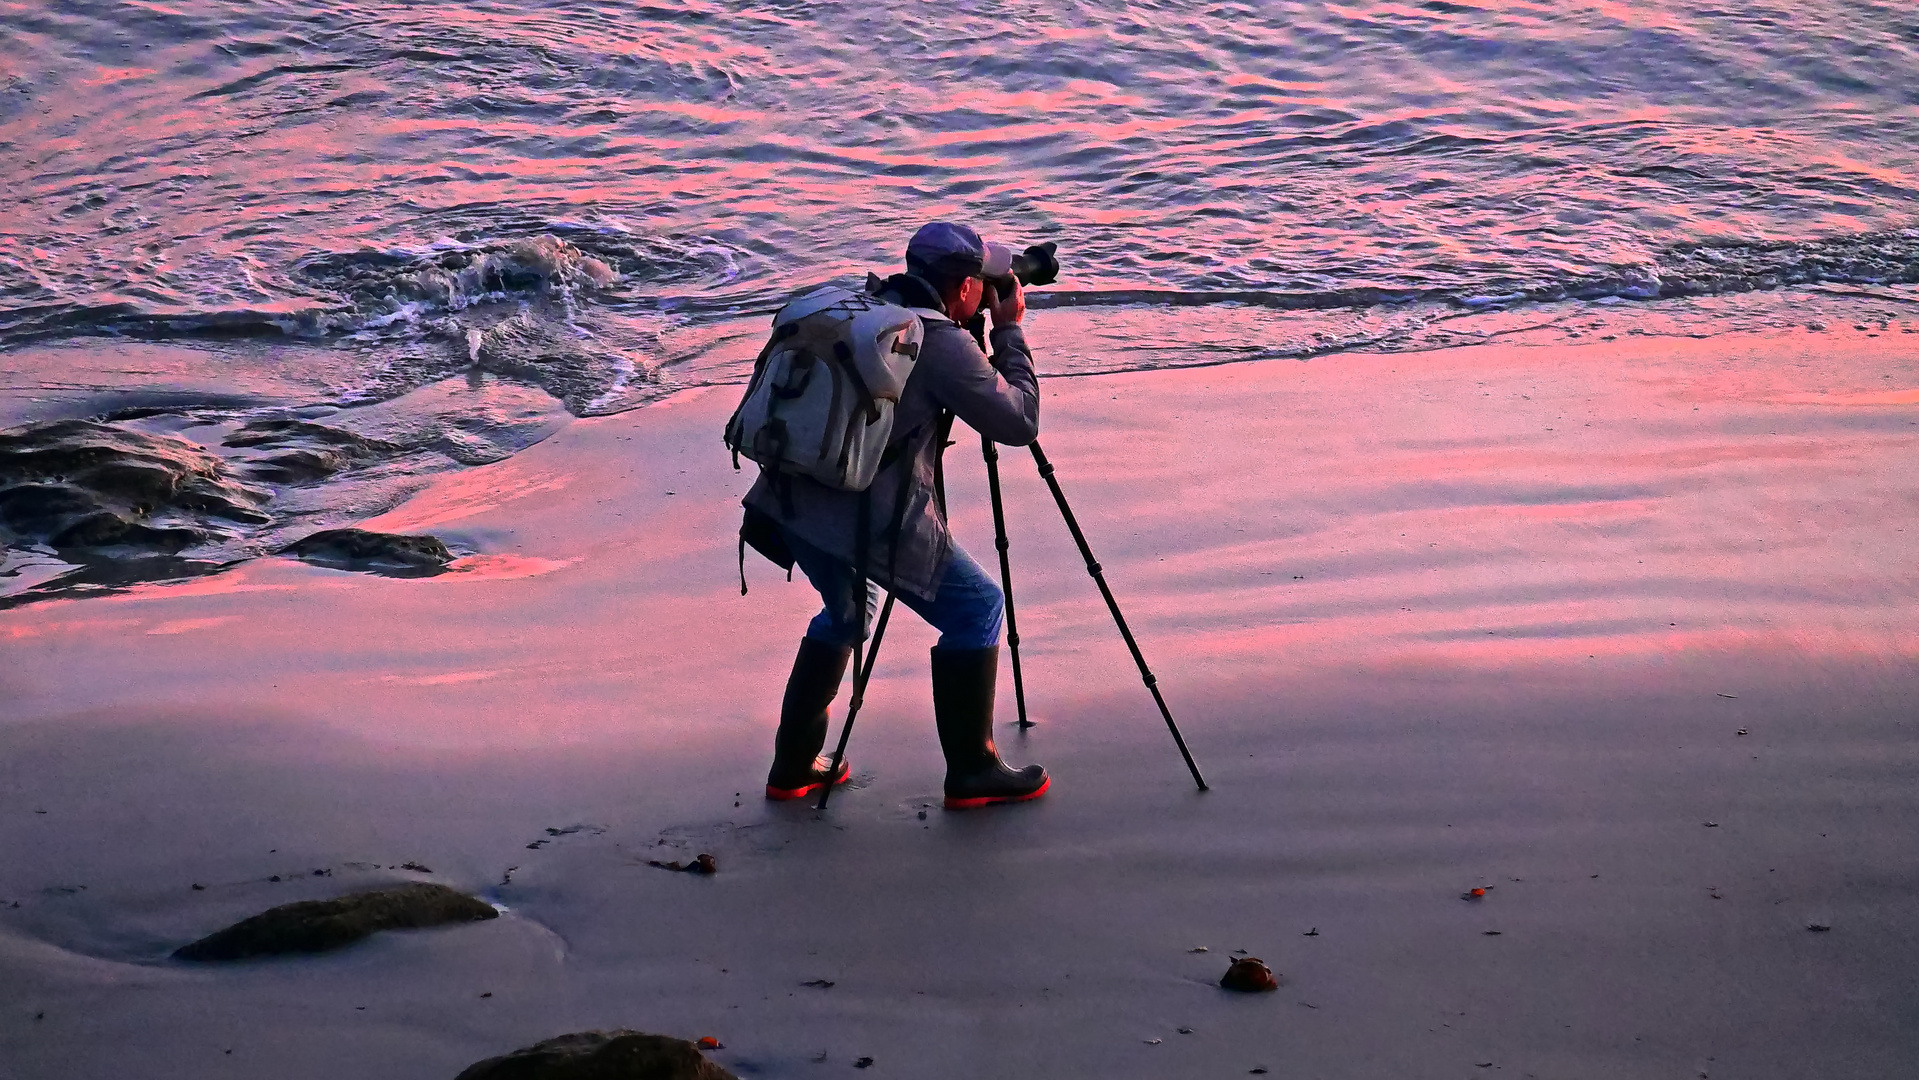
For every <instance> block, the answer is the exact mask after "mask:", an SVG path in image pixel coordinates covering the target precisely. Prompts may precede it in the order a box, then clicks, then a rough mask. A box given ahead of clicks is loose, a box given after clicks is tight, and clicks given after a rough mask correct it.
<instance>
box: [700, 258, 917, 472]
mask: <svg viewBox="0 0 1919 1080" xmlns="http://www.w3.org/2000/svg"><path fill="white" fill-rule="evenodd" d="M945 317H946V316H945V315H943V314H941V313H940V312H937V311H932V310H930V309H925V308H907V307H902V306H900V305H898V304H892V303H888V302H887V301H885V300H881V299H880V298H879V297H877V296H874V295H872V294H871V293H870V292H855V291H853V290H852V289H845V288H841V287H839V286H836V285H828V286H825V287H824V288H820V289H815V290H814V291H812V292H810V293H807V294H806V295H804V296H802V297H800V298H799V299H797V300H794V301H792V302H791V303H789V304H787V305H786V306H785V307H783V308H781V309H780V310H779V313H778V314H777V315H775V316H773V334H772V337H771V338H770V339H769V340H768V341H767V343H766V348H764V349H762V350H761V351H760V355H759V359H758V360H757V361H756V362H755V363H754V365H753V378H752V380H751V381H750V382H748V383H747V385H746V393H745V395H744V396H743V397H742V398H741V400H740V404H739V408H737V409H735V410H733V416H732V418H731V419H729V420H728V421H727V422H726V445H727V448H728V449H730V450H732V451H733V453H734V454H735V455H736V457H744V458H746V459H748V460H750V461H755V462H758V463H759V464H760V466H761V467H762V468H766V469H774V470H777V471H779V472H781V473H785V474H788V475H799V476H806V477H810V478H812V479H814V480H817V481H819V482H820V483H822V484H825V485H826V486H828V487H831V488H837V489H839V490H841V491H865V490H866V488H867V487H868V486H869V485H871V484H872V482H873V476H874V474H875V473H877V472H878V471H879V468H880V464H881V460H880V459H881V458H882V456H884V455H885V453H886V448H887V445H888V444H889V443H890V442H891V441H892V438H893V412H894V410H895V409H897V408H898V407H899V401H900V392H901V391H902V390H904V389H905V388H906V380H907V377H908V376H910V375H912V373H913V365H914V364H915V363H916V362H918V360H919V354H920V344H921V342H922V341H923V340H924V337H925V330H924V328H923V327H922V326H921V325H920V320H921V319H927V318H931V319H938V320H943V319H945ZM736 463H737V462H736Z"/></svg>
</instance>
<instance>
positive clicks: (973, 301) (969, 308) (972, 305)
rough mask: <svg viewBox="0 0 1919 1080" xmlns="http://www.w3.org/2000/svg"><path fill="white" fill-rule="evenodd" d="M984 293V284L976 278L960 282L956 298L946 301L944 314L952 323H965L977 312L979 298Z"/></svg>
mask: <svg viewBox="0 0 1919 1080" xmlns="http://www.w3.org/2000/svg"><path fill="white" fill-rule="evenodd" d="M985 291H986V283H985V282H983V281H981V280H980V279H978V278H976V277H969V278H966V279H965V280H963V281H961V282H960V285H959V291H958V295H957V297H955V298H954V299H953V300H951V301H948V308H947V312H946V314H947V315H948V316H950V317H951V318H952V320H953V321H954V322H962V323H963V322H965V321H966V320H968V319H970V318H972V317H973V316H974V315H976V314H978V312H979V302H980V297H981V295H983V294H984V293H985Z"/></svg>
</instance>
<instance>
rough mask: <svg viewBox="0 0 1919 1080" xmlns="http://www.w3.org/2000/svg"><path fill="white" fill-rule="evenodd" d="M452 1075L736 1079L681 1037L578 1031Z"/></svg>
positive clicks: (476, 1078) (516, 1079)
mask: <svg viewBox="0 0 1919 1080" xmlns="http://www.w3.org/2000/svg"><path fill="white" fill-rule="evenodd" d="M456 1080H739V1078H738V1077H736V1076H734V1075H733V1074H732V1073H730V1072H728V1071H726V1070H725V1069H722V1068H720V1067H719V1066H718V1065H715V1064H714V1063H712V1062H710V1061H708V1060H706V1059H705V1058H704V1057H701V1056H700V1051H699V1048H698V1047H696V1046H694V1045H693V1044H692V1043H690V1042H687V1041H686V1040H685V1039H675V1038H672V1037H670V1036H666V1035H648V1034H646V1033H644V1032H639V1031H626V1030H620V1031H581V1032H575V1033H574V1034H572V1035H561V1036H560V1037H558V1038H555V1039H548V1040H546V1041H545V1042H542V1043H535V1044H534V1045H532V1046H529V1047H526V1048H524V1049H520V1050H515V1051H513V1052H512V1053H511V1054H507V1055H504V1056H502V1057H496V1058H488V1059H486V1060H485V1061H481V1062H477V1063H475V1064H472V1065H469V1066H467V1068H466V1070H465V1071H464V1072H462V1073H460V1075H459V1076H458V1077H457V1078H456Z"/></svg>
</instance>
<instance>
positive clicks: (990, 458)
mask: <svg viewBox="0 0 1919 1080" xmlns="http://www.w3.org/2000/svg"><path fill="white" fill-rule="evenodd" d="M979 442H980V452H981V453H982V454H984V455H985V457H986V487H987V490H988V491H990V492H991V493H992V496H993V546H994V547H997V548H999V584H1000V591H1001V592H1003V593H1005V594H1006V648H1007V651H1008V652H1010V653H1011V654H1012V656H1013V700H1014V701H1015V702H1016V703H1017V704H1018V705H1019V726H1020V727H1023V728H1029V727H1032V726H1033V722H1032V721H1031V720H1028V719H1027V718H1026V680H1025V678H1024V677H1023V676H1022V675H1021V673H1020V668H1019V619H1018V618H1017V617H1015V616H1014V614H1013V564H1012V560H1011V559H1010V558H1009V557H1008V555H1007V548H1008V547H1010V546H1011V545H1010V544H1009V543H1008V542H1007V539H1006V507H1005V505H1004V504H1003V503H1001V502H1000V497H999V447H997V446H994V445H993V440H991V439H989V438H987V437H986V436H984V435H981V436H980V439H979Z"/></svg>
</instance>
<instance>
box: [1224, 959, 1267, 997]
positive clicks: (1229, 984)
mask: <svg viewBox="0 0 1919 1080" xmlns="http://www.w3.org/2000/svg"><path fill="white" fill-rule="evenodd" d="M1219 985H1221V986H1223V987H1225V988H1226V989H1228V990H1237V991H1240V992H1241V993H1246V994H1257V993H1260V992H1262V991H1267V990H1277V989H1279V976H1277V975H1274V974H1273V969H1272V968H1269V967H1267V966H1266V964H1265V962H1264V961H1262V960H1260V959H1259V958H1258V957H1255V956H1242V957H1240V958H1239V959H1238V960H1235V961H1233V966H1232V967H1229V968H1227V969H1226V974H1225V975H1222V976H1220V980H1219Z"/></svg>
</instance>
